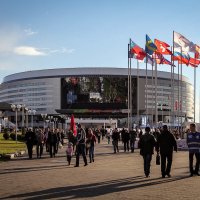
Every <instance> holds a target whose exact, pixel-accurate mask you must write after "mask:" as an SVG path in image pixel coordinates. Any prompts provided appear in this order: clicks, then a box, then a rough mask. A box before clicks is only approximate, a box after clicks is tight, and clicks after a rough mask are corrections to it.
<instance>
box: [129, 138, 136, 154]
mask: <svg viewBox="0 0 200 200" xmlns="http://www.w3.org/2000/svg"><path fill="white" fill-rule="evenodd" d="M130 147H131V152H132V153H133V152H134V150H135V140H130Z"/></svg>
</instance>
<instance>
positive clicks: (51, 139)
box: [47, 128, 58, 158]
mask: <svg viewBox="0 0 200 200" xmlns="http://www.w3.org/2000/svg"><path fill="white" fill-rule="evenodd" d="M47 142H48V143H49V154H50V157H51V158H52V157H55V155H56V146H57V142H58V138H57V134H56V133H55V130H54V129H53V128H52V129H51V130H50V131H49V133H48V139H47Z"/></svg>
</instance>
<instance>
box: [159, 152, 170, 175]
mask: <svg viewBox="0 0 200 200" xmlns="http://www.w3.org/2000/svg"><path fill="white" fill-rule="evenodd" d="M160 156H161V173H162V175H163V176H165V175H169V174H170V172H171V166H172V153H168V154H160ZM166 161H167V163H166Z"/></svg>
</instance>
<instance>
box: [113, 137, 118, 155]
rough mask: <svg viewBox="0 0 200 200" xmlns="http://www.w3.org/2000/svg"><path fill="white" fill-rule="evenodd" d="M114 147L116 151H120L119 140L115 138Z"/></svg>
mask: <svg viewBox="0 0 200 200" xmlns="http://www.w3.org/2000/svg"><path fill="white" fill-rule="evenodd" d="M113 148H114V153H116V151H117V152H119V148H118V140H113Z"/></svg>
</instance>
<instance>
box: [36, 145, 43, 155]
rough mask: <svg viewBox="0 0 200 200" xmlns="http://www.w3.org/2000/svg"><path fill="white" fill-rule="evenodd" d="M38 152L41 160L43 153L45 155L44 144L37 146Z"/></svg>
mask: <svg viewBox="0 0 200 200" xmlns="http://www.w3.org/2000/svg"><path fill="white" fill-rule="evenodd" d="M36 151H37V157H38V158H39V157H40V158H41V156H42V153H43V144H42V143H38V144H37V147H36Z"/></svg>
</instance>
